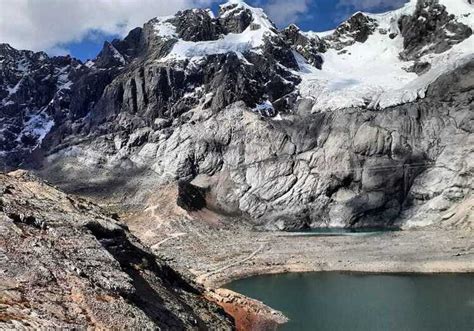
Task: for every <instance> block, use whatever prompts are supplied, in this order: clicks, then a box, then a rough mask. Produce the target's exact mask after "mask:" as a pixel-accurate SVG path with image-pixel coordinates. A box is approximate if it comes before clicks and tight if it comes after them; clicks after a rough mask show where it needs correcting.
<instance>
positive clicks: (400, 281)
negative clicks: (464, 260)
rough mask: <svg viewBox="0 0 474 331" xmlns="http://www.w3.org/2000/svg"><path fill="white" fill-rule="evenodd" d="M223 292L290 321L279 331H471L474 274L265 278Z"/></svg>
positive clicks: (242, 282) (238, 283)
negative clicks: (239, 295)
mask: <svg viewBox="0 0 474 331" xmlns="http://www.w3.org/2000/svg"><path fill="white" fill-rule="evenodd" d="M226 287H227V288H229V289H231V290H233V291H236V292H239V293H242V294H244V295H247V296H249V297H252V298H255V299H257V300H260V301H263V302H264V303H266V304H267V305H269V306H271V307H272V308H275V309H278V310H280V311H282V312H283V313H285V315H286V316H287V317H289V318H290V322H289V323H288V324H285V325H284V326H283V327H282V328H281V329H282V330H315V331H316V330H321V331H322V330H328V331H329V330H330V331H336V330H364V331H369V330H377V331H379V330H382V331H383V330H397V331H402V330H414V331H419V330H456V331H463V330H466V331H468V330H469V331H473V330H474V275H472V274H471V275H461V274H456V275H379V274H377V275H370V274H369V275H367V274H345V273H335V272H320V273H289V274H280V275H264V276H258V277H252V278H248V279H243V280H238V281H235V282H232V283H231V284H229V285H227V286H226Z"/></svg>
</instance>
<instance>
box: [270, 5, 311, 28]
mask: <svg viewBox="0 0 474 331" xmlns="http://www.w3.org/2000/svg"><path fill="white" fill-rule="evenodd" d="M264 8H265V11H266V12H267V14H268V16H270V18H271V19H272V21H273V22H274V23H275V24H276V25H278V26H280V27H284V26H286V25H288V24H290V23H295V22H296V21H297V20H298V19H299V18H301V16H303V15H305V14H306V13H307V12H308V11H309V9H310V0H292V1H288V0H270V1H268V3H267V4H264Z"/></svg>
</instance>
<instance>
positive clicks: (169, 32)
mask: <svg viewBox="0 0 474 331" xmlns="http://www.w3.org/2000/svg"><path fill="white" fill-rule="evenodd" d="M172 18H174V16H163V17H157V18H156V19H155V20H156V23H154V25H153V28H154V30H155V34H156V35H157V36H160V37H162V38H176V37H177V36H178V35H177V34H176V27H175V26H174V25H173V24H171V23H170V22H168V21H169V20H170V19H172Z"/></svg>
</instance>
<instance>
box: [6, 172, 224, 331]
mask: <svg viewBox="0 0 474 331" xmlns="http://www.w3.org/2000/svg"><path fill="white" fill-rule="evenodd" d="M0 229H1V231H0V270H1V273H0V285H1V288H2V291H1V293H0V303H1V305H2V310H1V311H0V328H1V329H23V328H34V329H36V328H77V329H86V328H101V329H166V330H169V329H176V330H177V329H179V330H184V329H186V330H207V329H209V328H211V329H228V330H231V329H233V328H232V321H231V320H230V318H229V317H228V316H227V315H226V314H225V313H224V311H223V310H222V309H220V308H218V307H217V306H215V305H214V304H212V303H210V302H209V301H207V300H205V299H204V298H203V295H202V291H203V289H202V288H200V287H199V286H197V285H195V284H193V283H191V282H190V281H188V280H186V279H185V278H183V277H182V276H181V275H180V274H178V273H176V272H175V271H174V270H172V269H171V268H170V267H168V266H167V265H166V264H165V263H163V262H161V261H159V260H158V259H156V257H155V256H153V255H152V254H151V253H149V252H148V250H147V249H146V248H144V247H143V246H142V245H141V244H140V242H139V241H138V240H137V239H135V238H134V237H133V236H132V235H131V234H130V233H129V232H128V229H127V228H126V227H125V226H124V225H122V224H121V223H120V221H118V220H117V218H116V216H114V215H107V213H105V212H104V211H103V210H101V209H100V208H99V207H97V206H96V205H94V204H92V203H90V202H88V201H85V200H82V199H77V198H73V197H70V196H68V195H66V194H64V193H62V192H60V191H58V190H56V189H55V188H53V187H52V186H50V185H48V184H45V183H43V182H41V181H39V180H38V179H36V178H34V177H32V176H31V175H28V174H27V173H25V172H22V171H17V172H14V173H10V174H8V175H5V174H3V175H0Z"/></svg>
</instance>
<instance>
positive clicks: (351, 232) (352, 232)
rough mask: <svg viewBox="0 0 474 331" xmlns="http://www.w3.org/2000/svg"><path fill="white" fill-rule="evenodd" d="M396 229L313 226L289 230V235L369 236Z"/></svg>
mask: <svg viewBox="0 0 474 331" xmlns="http://www.w3.org/2000/svg"><path fill="white" fill-rule="evenodd" d="M393 231H396V229H387V228H314V229H308V230H299V231H290V232H288V233H289V234H290V235H291V236H301V237H337V236H370V235H377V234H382V233H387V232H393Z"/></svg>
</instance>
